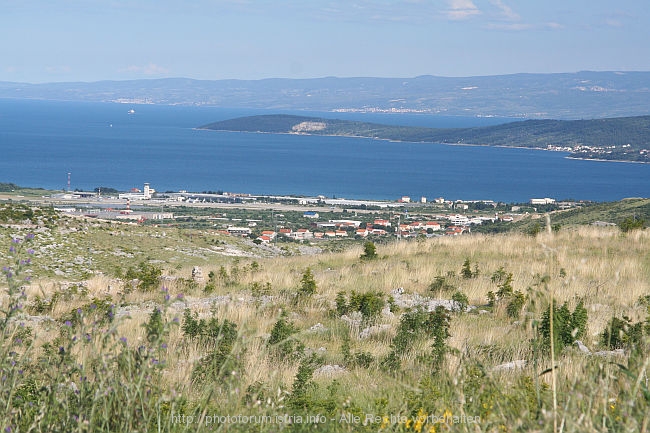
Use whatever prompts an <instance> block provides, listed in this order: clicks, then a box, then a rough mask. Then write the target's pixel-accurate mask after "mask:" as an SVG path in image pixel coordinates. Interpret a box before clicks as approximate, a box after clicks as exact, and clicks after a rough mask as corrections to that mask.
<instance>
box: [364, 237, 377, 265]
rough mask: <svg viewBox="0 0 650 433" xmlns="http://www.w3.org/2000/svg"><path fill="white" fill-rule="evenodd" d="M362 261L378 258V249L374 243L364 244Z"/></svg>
mask: <svg viewBox="0 0 650 433" xmlns="http://www.w3.org/2000/svg"><path fill="white" fill-rule="evenodd" d="M360 258H361V260H373V259H376V258H377V247H376V246H375V244H374V243H373V242H370V241H368V242H366V243H365V244H363V254H361V257H360Z"/></svg>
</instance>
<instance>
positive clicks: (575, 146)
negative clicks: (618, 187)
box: [200, 114, 650, 162]
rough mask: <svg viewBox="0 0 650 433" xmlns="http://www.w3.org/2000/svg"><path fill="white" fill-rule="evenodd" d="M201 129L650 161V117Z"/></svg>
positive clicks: (262, 123) (282, 122) (281, 120)
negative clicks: (424, 125) (463, 125)
mask: <svg viewBox="0 0 650 433" xmlns="http://www.w3.org/2000/svg"><path fill="white" fill-rule="evenodd" d="M200 129H211V130H216V131H237V132H264V133H274V134H309V135H332V136H345V137H364V138H375V139H384V140H395V141H407V142H424V143H448V144H474V145H486V146H506V147H527V148H533V149H545V150H554V151H564V152H569V153H570V154H571V157H574V158H584V159H602V160H613V161H635V162H650V116H639V117H621V118H610V119H596V120H526V121H518V122H511V123H506V124H502V125H496V126H485V127H476V128H453V129H439V128H422V127H412V126H395V125H383V124H377V123H367V122H357V121H349V120H339V119H328V118H322V117H308V116H292V115H285V114H277V115H260V116H248V117H239V118H236V119H230V120H224V121H220V122H214V123H210V124H208V125H204V126H201V127H200Z"/></svg>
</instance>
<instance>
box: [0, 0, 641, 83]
mask: <svg viewBox="0 0 650 433" xmlns="http://www.w3.org/2000/svg"><path fill="white" fill-rule="evenodd" d="M0 41H1V42H0V81H13V82H28V83H43V82H69V81H86V82H91V81H101V80H130V79H142V78H166V77H186V78H194V79H203V80H218V79H246V80H248V79H263V78H317V77H326V76H337V77H415V76H419V75H437V76H449V77H464V76H477V75H500V74H511V73H520V72H530V73H550V72H577V71H583V70H592V71H649V70H650V8H649V7H648V6H647V0H624V1H612V0H543V1H542V0H393V1H389V0H376V1H369V0H356V1H355V0H186V1H181V0H176V1H171V0H128V1H127V0H56V1H52V0H0Z"/></svg>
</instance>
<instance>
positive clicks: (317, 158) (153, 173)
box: [0, 99, 650, 202]
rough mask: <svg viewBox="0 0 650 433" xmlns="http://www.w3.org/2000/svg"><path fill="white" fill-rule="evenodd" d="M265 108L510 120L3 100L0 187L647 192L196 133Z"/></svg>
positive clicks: (590, 179)
mask: <svg viewBox="0 0 650 433" xmlns="http://www.w3.org/2000/svg"><path fill="white" fill-rule="evenodd" d="M131 109H133V110H135V113H133V114H129V110H131ZM271 112H272V113H280V112H284V113H290V114H307V115H315V116H322V117H331V118H346V119H355V120H363V121H369V122H378V123H388V124H403V125H418V126H429V127H465V126H485V125H490V124H497V123H504V122H506V121H511V120H512V119H497V118H475V117H472V118H464V117H445V116H431V115H420V114H377V113H372V114H362V113H354V114H352V113H305V112H300V113H295V112H287V111H283V110H274V111H267V112H262V111H259V110H257V111H256V110H242V109H224V108H214V107H186V106H160V105H128V104H113V103H78V102H57V101H35V100H7V99H4V100H0V182H13V183H16V184H18V185H21V186H32V187H44V188H48V189H64V188H65V187H66V182H67V173H68V172H70V173H71V179H72V184H71V185H72V188H73V189H75V188H78V189H82V190H92V189H93V188H95V187H97V186H108V187H113V188H117V189H120V190H128V189H130V188H132V187H141V186H142V184H143V183H144V182H149V183H151V185H152V187H154V188H156V189H157V190H158V191H178V190H181V189H184V190H188V191H208V190H210V191H217V190H223V191H230V192H245V193H251V194H296V195H309V196H315V195H320V194H322V195H325V196H328V197H333V196H335V197H339V198H340V197H345V198H366V199H390V200H394V199H397V198H399V197H401V196H403V195H409V196H411V197H413V198H415V199H419V197H420V196H426V197H428V198H429V199H432V198H434V197H439V196H443V197H445V198H446V199H454V200H455V199H465V200H477V199H492V200H498V201H505V202H523V201H528V200H529V199H530V198H532V197H553V198H556V199H565V198H573V199H578V200H595V201H612V200H619V199H622V198H625V197H648V196H649V195H650V194H649V193H648V191H649V188H650V165H644V164H632V163H619V162H600V161H581V160H571V159H567V158H565V157H566V154H565V153H561V152H546V151H539V150H529V149H512V148H493V147H492V148H491V147H479V146H450V145H438V144H425V143H395V142H388V141H380V140H370V139H361V138H359V139H357V138H343V137H318V136H299V135H271V134H251V133H237V132H215V131H205V130H197V129H194V128H196V127H197V126H200V125H203V124H207V123H210V122H213V121H217V120H223V119H228V118H233V117H238V116H245V115H253V114H267V113H271Z"/></svg>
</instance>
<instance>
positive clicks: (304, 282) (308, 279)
mask: <svg viewBox="0 0 650 433" xmlns="http://www.w3.org/2000/svg"><path fill="white" fill-rule="evenodd" d="M314 293H316V280H315V279H314V274H312V272H311V268H307V269H305V272H304V273H303V274H302V278H300V288H299V289H298V295H300V296H311V295H313V294H314Z"/></svg>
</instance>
